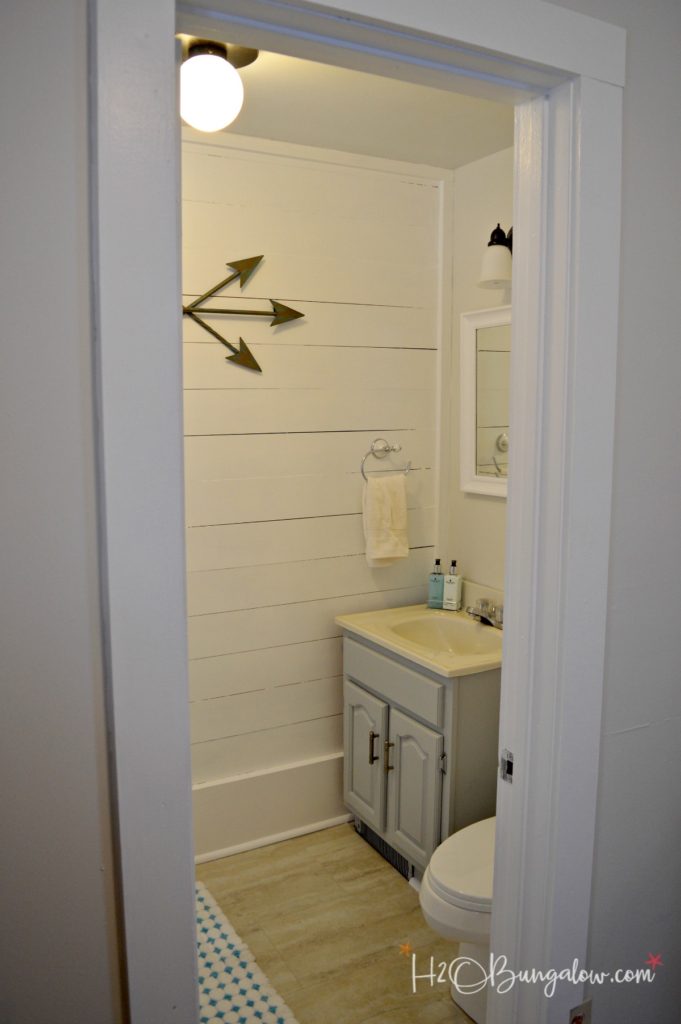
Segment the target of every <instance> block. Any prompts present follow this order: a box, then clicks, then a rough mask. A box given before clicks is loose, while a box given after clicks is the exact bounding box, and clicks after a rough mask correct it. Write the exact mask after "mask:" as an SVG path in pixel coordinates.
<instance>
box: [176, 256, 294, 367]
mask: <svg viewBox="0 0 681 1024" xmlns="http://www.w3.org/2000/svg"><path fill="white" fill-rule="evenodd" d="M263 259H264V257H263V256H249V258H248V259H245V260H234V262H233V263H228V264H227V266H228V267H229V269H230V270H231V271H232V273H231V274H229V276H228V277H225V278H224V279H223V280H222V281H219V282H218V283H217V284H216V285H214V286H213V287H212V288H209V289H208V291H207V292H204V293H203V295H199V297H198V299H194V301H193V302H190V303H189V305H187V306H183V307H182V313H183V315H184V316H188V317H189V318H190V319H191V320H193V321H194V323H197V324H198V325H199V326H200V327H203V329H204V331H208V333H209V334H211V335H212V336H213V337H214V338H216V339H217V341H219V342H220V344H221V345H224V346H225V348H228V349H229V350H230V352H231V353H232V354H231V356H226V357H225V358H226V359H227V360H229V362H232V363H236V364H237V366H243V367H245V368H246V369H247V370H255V371H256V373H262V368H261V366H260V364H259V363H258V361H257V359H256V358H255V356H254V355H253V353H252V352H251V350H250V348H249V347H248V345H247V344H246V342H245V341H244V339H243V338H239V347H238V348H237V347H236V346H235V345H232V344H231V342H229V341H227V339H226V338H223V337H222V335H221V334H218V332H217V331H216V330H214V329H213V328H212V327H210V326H209V325H208V324H207V323H206V322H205V320H203V319H202V318H201V315H202V314H203V315H210V316H214V315H215V314H219V315H221V316H266V317H270V327H278V326H279V324H285V323H288V321H289V320H297V319H298V318H299V317H301V316H305V314H304V313H299V312H298V310H296V309H291V307H290V306H284V305H283V303H281V302H277V301H276V300H275V299H269V300H268V301H269V302H270V304H271V306H272V309H219V308H212V307H210V306H204V305H203V303H204V302H206V300H207V299H210V298H212V297H213V296H214V295H216V294H217V293H218V292H219V291H221V290H222V289H223V288H226V287H227V285H228V284H230V283H231V282H232V281H236V279H237V277H238V278H239V285H240V287H241V288H243V287H244V285H245V284H246V283H247V281H248V279H249V277H250V276H251V274H252V273H253V271H254V270H255V269H256V267H258V266H259V264H260V262H261V260H263Z"/></svg>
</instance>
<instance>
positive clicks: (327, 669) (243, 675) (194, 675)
mask: <svg viewBox="0 0 681 1024" xmlns="http://www.w3.org/2000/svg"><path fill="white" fill-rule="evenodd" d="M342 660H343V659H342V644H341V640H340V637H332V638H331V639H328V640H312V641H310V642H308V643H299V644H289V645H288V646H287V647H266V648H264V649H262V650H259V651H245V652H243V653H241V654H222V655H219V656H218V657H216V658H200V659H199V660H198V661H190V662H189V693H190V698H191V700H210V699H211V698H213V697H227V696H229V695H230V694H233V693H247V692H249V691H251V690H264V689H268V688H271V687H274V686H287V685H288V684H290V683H302V682H307V681H308V680H310V679H330V678H331V677H332V676H338V675H340V674H341V673H342Z"/></svg>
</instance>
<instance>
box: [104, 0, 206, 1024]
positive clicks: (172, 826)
mask: <svg viewBox="0 0 681 1024" xmlns="http://www.w3.org/2000/svg"><path fill="white" fill-rule="evenodd" d="M90 30H91V31H90V45H91V58H90V59H91V67H92V75H91V81H93V86H94V89H93V95H92V96H91V111H92V115H91V116H92V117H93V120H94V125H93V126H92V137H91V161H92V167H91V182H92V184H91V189H92V202H91V211H92V262H93V278H94V291H95V294H94V311H95V312H94V317H95V352H96V356H95V362H96V374H97V380H96V382H95V387H96V390H97V408H98V419H99V430H100V433H99V439H98V442H99V443H98V448H99V451H98V455H99V458H98V472H99V486H100V537H101V545H102V550H101V553H100V559H101V567H102V568H101V571H102V577H103V584H102V589H103V591H104V596H103V633H104V637H105V660H106V671H107V684H108V688H109V693H108V705H109V706H108V717H109V722H108V725H109V729H110V730H111V733H112V740H113V756H112V765H111V771H112V774H113V788H114V800H115V806H116V809H117V815H118V820H117V828H116V830H115V831H116V833H117V841H118V870H119V913H120V915H121V930H122V933H123V941H124V943H125V965H126V972H127V979H126V982H127V986H126V987H127V997H128V1002H129V1013H130V1020H131V1021H132V1022H133V1024H143V1022H144V1024H152V1022H159V1024H160V1022H161V1021H163V1022H166V1021H177V1022H178V1024H192V1022H194V1021H196V1020H198V1007H197V1001H198V1000H197V987H196V977H197V971H196V937H195V930H196V910H195V905H194V884H193V883H194V879H193V873H194V872H193V839H192V808H191V789H190V766H189V694H188V685H187V640H186V636H187V619H186V607H185V564H184V495H183V478H182V464H183V438H182V344H181V336H180V228H179V153H180V147H179V124H178V118H177V114H176V105H175V94H176V72H175V43H174V10H173V6H172V3H169V2H168V0H145V2H144V3H142V4H140V3H138V2H137V0H96V3H95V5H94V9H93V10H91V24H90ZM152 41H153V44H152ZM95 1015H96V1011H95Z"/></svg>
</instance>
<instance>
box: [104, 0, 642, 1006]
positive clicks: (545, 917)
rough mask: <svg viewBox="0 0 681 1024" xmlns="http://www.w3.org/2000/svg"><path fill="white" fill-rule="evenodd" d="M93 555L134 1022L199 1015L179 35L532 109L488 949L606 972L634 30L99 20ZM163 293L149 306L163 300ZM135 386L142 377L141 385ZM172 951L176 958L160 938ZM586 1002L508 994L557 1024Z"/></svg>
mask: <svg viewBox="0 0 681 1024" xmlns="http://www.w3.org/2000/svg"><path fill="white" fill-rule="evenodd" d="M89 11H90V28H91V32H90V40H91V48H90V52H91V76H90V77H91V83H92V92H91V108H90V121H91V139H92V143H91V181H92V189H91V196H92V202H91V224H92V258H93V296H94V307H95V349H96V353H95V359H96V367H95V375H96V379H95V388H96V392H97V408H98V424H99V438H98V468H99V481H100V523H101V542H100V554H101V560H102V574H103V588H102V590H103V592H102V605H103V626H104V633H105V641H106V663H107V687H108V698H109V728H110V732H111V746H112V776H113V789H114V793H115V815H116V829H117V843H118V856H119V883H120V884H119V898H120V916H121V923H122V932H123V947H124V959H125V964H126V970H127V990H128V1000H129V1016H130V1019H131V1020H132V1021H133V1022H134V1024H138V1022H139V1024H142V1022H145V1024H146V1022H148V1021H152V1020H178V1021H182V1024H185V1022H191V1021H195V1020H196V1019H197V1009H196V965H195V943H194V907H193V885H192V881H193V880H192V874H193V859H192V838H191V791H190V770H189V729H188V717H189V712H188V693H187V644H186V614H185V612H186V609H185V597H184V526H183V498H182V492H183V476H182V414H181V395H182V371H181V339H180V315H179V303H180V290H181V289H180V231H179V217H178V210H179V126H178V119H177V116H176V109H175V95H176V93H175V90H176V66H175V60H176V56H175V45H174V32H175V30H176V25H177V28H178V29H179V30H188V29H191V28H196V29H197V30H200V29H201V28H202V27H203V28H204V29H205V30H208V29H210V28H213V29H214V30H215V28H216V21H217V22H218V23H219V25H218V27H219V28H220V29H223V30H225V31H228V32H229V35H230V37H231V38H232V39H233V41H234V42H243V43H246V44H247V45H248V44H249V42H253V41H254V40H256V39H257V41H258V43H259V44H260V45H262V46H263V47H264V48H270V49H273V50H279V51H282V52H287V53H291V54H293V55H297V56H307V57H309V58H310V59H317V60H319V59H322V60H327V61H329V62H331V63H339V64H344V65H345V66H349V67H357V68H358V69H360V70H373V71H375V72H377V73H381V72H384V73H389V74H393V75H397V76H398V77H404V78H406V79H408V80H412V81H420V82H424V83H425V84H432V85H440V86H443V87H449V88H455V89H456V90H457V91H468V92H472V93H475V94H477V95H487V96H491V97H496V98H505V99H506V100H512V101H513V102H515V103H516V104H517V113H516V197H515V216H514V221H515V224H514V228H515V230H514V235H515V246H514V288H513V352H514V358H513V359H512V369H511V418H512V424H513V432H514V448H513V456H512V463H511V470H510V475H509V498H508V516H507V563H506V573H507V585H506V603H507V609H508V611H507V618H506V632H505V636H504V668H503V680H504V685H503V688H502V690H503V692H502V707H501V725H500V747H502V748H503V747H507V748H508V749H510V750H512V751H513V752H514V754H515V775H514V781H513V784H512V785H507V784H505V783H500V784H499V795H498V807H497V848H496V860H495V895H494V913H493V917H492V948H493V949H494V950H495V951H499V950H503V951H504V953H505V955H506V956H507V957H508V961H509V964H511V965H512V966H514V967H521V966H524V967H528V966H530V967H537V968H542V967H547V966H553V967H556V968H562V967H567V966H570V965H571V964H572V961H573V959H574V958H575V957H577V958H578V959H579V960H580V964H581V965H582V966H584V965H585V964H586V953H587V942H588V930H589V907H590V894H591V876H592V866H593V847H594V834H595V818H596V796H597V787H598V763H599V750H600V717H601V703H602V690H603V667H604V648H605V627H606V609H607V580H608V549H609V530H610V501H611V485H612V456H613V442H614V395H615V354H616V345H617V307H618V289H619V284H618V279H619V235H620V179H621V103H622V87H623V84H624V32H623V31H622V30H621V29H618V28H615V27H614V26H610V25H605V24H603V23H601V22H597V21H594V20H593V19H591V18H587V17H584V16H582V15H578V14H575V13H573V12H570V11H567V10H564V9H563V8H560V7H556V6H553V5H551V4H545V3H541V2H539V0H513V2H511V0H449V2H448V3H447V4H446V5H445V4H442V3H441V2H439V0H422V2H421V3H420V4H419V5H418V7H417V6H416V5H413V4H410V3H408V2H398V0H324V2H323V3H314V4H312V3H308V2H305V0H300V2H299V0H296V2H291V0H213V2H212V4H211V12H212V13H210V14H206V9H205V7H202V8H199V7H198V5H196V6H195V5H194V3H192V2H189V3H183V4H182V5H181V7H180V8H179V11H178V21H177V22H176V12H175V7H174V3H173V0H145V2H144V3H143V4H140V3H139V0H90V4H89ZM150 296H153V301H152V302H150ZM133 371H134V372H133ZM159 936H162V941H159ZM581 995H582V987H581V986H570V985H569V984H565V985H563V986H562V987H559V989H558V991H557V993H556V995H555V996H554V998H553V999H552V1000H550V1001H548V1000H546V999H544V998H543V997H542V995H541V991H540V989H539V986H535V987H534V988H531V987H530V986H526V987H525V988H524V990H522V991H521V990H520V988H518V987H516V988H514V989H513V990H512V992H511V993H510V994H508V995H506V996H503V997H499V996H498V995H497V994H496V993H495V992H494V990H492V991H491V992H490V994H489V1010H488V1022H489V1024H502V1022H512V1021H522V1020H533V1021H535V1022H537V1024H542V1022H544V1021H546V1022H550V1024H554V1022H555V1024H558V1022H562V1021H564V1020H565V1019H566V1016H565V1015H566V1012H567V1009H568V1008H569V1007H570V1006H572V1005H574V1004H575V1003H578V1002H579V1001H580V998H581Z"/></svg>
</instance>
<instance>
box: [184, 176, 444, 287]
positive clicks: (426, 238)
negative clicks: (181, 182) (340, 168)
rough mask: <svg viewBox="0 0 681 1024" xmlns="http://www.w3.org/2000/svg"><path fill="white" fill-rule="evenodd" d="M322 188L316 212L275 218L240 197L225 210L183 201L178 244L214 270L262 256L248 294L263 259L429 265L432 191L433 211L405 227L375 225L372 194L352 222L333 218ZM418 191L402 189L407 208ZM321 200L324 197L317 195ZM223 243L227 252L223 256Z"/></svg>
mask: <svg viewBox="0 0 681 1024" xmlns="http://www.w3.org/2000/svg"><path fill="white" fill-rule="evenodd" d="M242 185H243V189H244V191H246V190H247V188H248V186H247V185H246V184H245V183H241V182H239V183H238V184H237V185H236V186H235V187H236V188H239V189H240V188H241V187H242ZM324 187H326V194H327V197H328V201H327V202H326V204H324V205H323V206H322V209H321V210H320V209H317V210H309V209H302V210H301V209H300V207H295V208H294V207H289V208H286V207H283V206H279V207H278V209H277V214H276V217H273V216H272V209H271V207H267V206H264V205H263V204H262V203H255V204H254V203H248V202H244V201H243V197H242V195H238V196H236V197H235V198H237V199H238V202H236V203H234V202H232V203H231V204H230V205H229V206H227V205H223V204H218V203H215V202H211V201H207V200H205V199H204V200H200V199H199V200H196V199H194V200H191V199H189V200H185V201H184V202H183V204H182V206H183V211H182V225H183V231H182V240H183V244H184V246H186V248H187V250H188V251H189V252H191V251H192V250H193V251H195V252H197V253H198V252H201V251H202V250H204V249H205V250H206V251H207V252H209V253H210V254H211V255H212V257H213V258H214V259H215V260H217V261H218V266H222V265H223V264H224V263H226V262H227V260H234V259H237V257H239V258H240V257H243V256H246V257H247V256H255V255H260V254H261V253H262V254H264V255H265V260H264V261H263V262H262V263H261V264H260V265H259V267H258V268H257V270H256V271H255V273H254V274H253V276H252V277H251V279H250V280H249V281H248V282H247V283H246V287H247V288H250V287H251V286H255V285H256V283H257V284H258V285H259V283H260V282H259V281H258V276H259V275H260V274H261V272H262V273H263V275H264V269H265V264H266V261H267V254H268V253H272V252H286V253H289V254H291V255H293V254H295V255H297V256H305V255H307V254H310V253H319V251H320V249H323V251H325V252H328V253H342V254H346V253H353V254H355V257H356V258H357V257H361V260H364V261H370V262H376V263H382V264H385V265H386V266H388V267H389V266H391V265H392V266H402V267H418V266H419V265H421V264H423V263H425V262H432V261H433V254H434V249H435V245H434V240H433V239H434V231H433V221H434V213H436V211H437V203H438V194H437V190H433V195H432V207H433V208H432V209H431V208H429V207H428V205H427V204H424V207H423V210H424V216H423V217H422V219H421V220H416V221H413V220H412V222H411V223H407V222H405V221H403V220H402V219H401V218H400V217H392V218H386V217H385V216H383V217H381V218H380V219H379V218H378V217H377V216H376V215H375V212H374V209H373V206H372V202H373V198H374V196H373V194H372V196H371V197H366V198H365V203H364V206H362V207H361V208H358V213H357V215H356V216H354V217H347V216H345V217H343V216H338V214H337V211H336V209H335V196H333V194H332V187H331V185H330V183H324V184H323V185H322V186H321V188H322V189H323V188H324ZM418 187H419V186H417V185H412V184H404V185H402V187H401V189H400V191H401V193H402V196H403V197H404V199H405V200H406V201H407V202H409V201H410V199H411V195H412V192H413V191H414V189H416V188H418ZM321 197H323V191H320V198H321ZM322 203H323V198H322ZM254 239H257V243H258V249H257V253H256V252H254V251H252V249H249V248H247V247H248V246H251V247H252V246H253V240H254ZM226 240H228V244H229V246H230V248H229V251H226V250H225V244H226ZM244 247H246V248H244ZM218 280H219V278H218ZM236 287H237V288H238V287H239V283H237V285H236Z"/></svg>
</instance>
